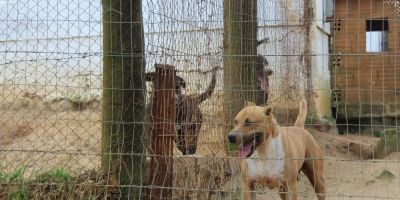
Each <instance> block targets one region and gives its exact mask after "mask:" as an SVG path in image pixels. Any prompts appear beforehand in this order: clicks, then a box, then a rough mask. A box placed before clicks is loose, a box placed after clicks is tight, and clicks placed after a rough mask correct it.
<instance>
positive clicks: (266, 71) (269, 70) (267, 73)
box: [265, 69, 273, 76]
mask: <svg viewBox="0 0 400 200" xmlns="http://www.w3.org/2000/svg"><path fill="white" fill-rule="evenodd" d="M272 73H273V71H272V70H271V69H266V70H265V75H267V76H271V75H272Z"/></svg>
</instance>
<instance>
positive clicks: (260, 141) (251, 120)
mask: <svg viewBox="0 0 400 200" xmlns="http://www.w3.org/2000/svg"><path fill="white" fill-rule="evenodd" d="M271 110H272V109H271V107H261V106H256V105H255V104H254V103H252V102H249V103H248V105H247V106H246V107H245V108H244V109H243V110H241V111H240V112H239V113H238V114H237V115H236V117H235V127H234V129H233V130H232V131H231V132H230V133H229V135H228V139H229V142H231V143H236V144H239V145H240V146H239V149H238V151H239V157H240V158H242V160H241V162H240V168H241V174H242V179H243V184H244V186H243V195H244V199H245V200H246V199H251V198H253V199H255V193H254V192H251V191H254V188H255V185H256V184H257V183H258V184H261V185H263V186H267V187H269V188H270V189H272V188H279V195H280V196H281V199H286V198H287V197H291V198H290V199H297V194H296V193H297V177H298V175H299V172H300V171H303V173H304V174H305V175H306V176H307V177H308V180H309V181H310V182H311V184H312V185H313V187H314V190H315V193H316V194H317V197H318V199H319V200H323V199H325V196H324V194H325V184H324V178H323V161H322V152H321V149H320V148H319V146H318V144H317V143H316V142H315V140H314V138H313V137H312V135H311V134H310V133H309V132H308V131H306V130H305V129H304V122H305V118H306V115H307V103H306V101H305V100H304V99H303V100H302V101H301V103H300V112H299V115H298V117H297V120H296V122H295V125H294V126H291V127H279V125H278V123H277V122H276V120H275V118H274V116H273V115H272V113H271Z"/></svg>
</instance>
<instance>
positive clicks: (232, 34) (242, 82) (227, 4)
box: [223, 0, 259, 147]
mask: <svg viewBox="0 0 400 200" xmlns="http://www.w3.org/2000/svg"><path fill="white" fill-rule="evenodd" d="M223 6H224V41H223V42H224V57H223V58H224V87H225V88H224V101H225V103H224V113H225V115H224V116H225V120H224V121H225V123H224V124H226V125H225V130H224V133H226V134H227V133H228V132H229V130H230V129H231V128H232V126H231V124H232V121H233V118H234V116H235V115H236V114H237V112H238V111H240V110H241V109H242V108H243V106H244V104H245V102H246V101H253V102H255V101H256V100H257V99H258V98H257V95H258V94H259V92H257V91H256V73H257V71H259V70H257V69H256V67H255V66H256V60H255V58H256V56H257V0H224V5H223ZM224 141H227V140H224ZM225 146H226V147H228V145H225Z"/></svg>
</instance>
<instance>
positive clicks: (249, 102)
mask: <svg viewBox="0 0 400 200" xmlns="http://www.w3.org/2000/svg"><path fill="white" fill-rule="evenodd" d="M246 106H256V104H255V103H254V102H252V101H248V102H246Z"/></svg>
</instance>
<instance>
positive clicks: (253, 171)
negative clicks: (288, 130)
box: [246, 134, 285, 180]
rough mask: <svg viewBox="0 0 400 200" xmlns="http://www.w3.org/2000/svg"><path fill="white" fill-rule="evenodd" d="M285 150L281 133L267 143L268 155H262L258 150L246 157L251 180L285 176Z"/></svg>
mask: <svg viewBox="0 0 400 200" xmlns="http://www.w3.org/2000/svg"><path fill="white" fill-rule="evenodd" d="M284 156H285V155H284V151H283V146H282V140H281V135H280V134H279V135H278V136H277V137H275V138H273V139H272V140H271V142H270V143H269V144H268V145H267V151H266V156H262V157H261V156H260V155H259V154H258V153H257V151H255V152H254V153H253V155H252V156H251V157H250V158H249V159H246V162H247V170H248V175H249V178H250V179H251V180H257V179H259V178H274V179H282V178H283V169H284V163H285V161H284Z"/></svg>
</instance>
